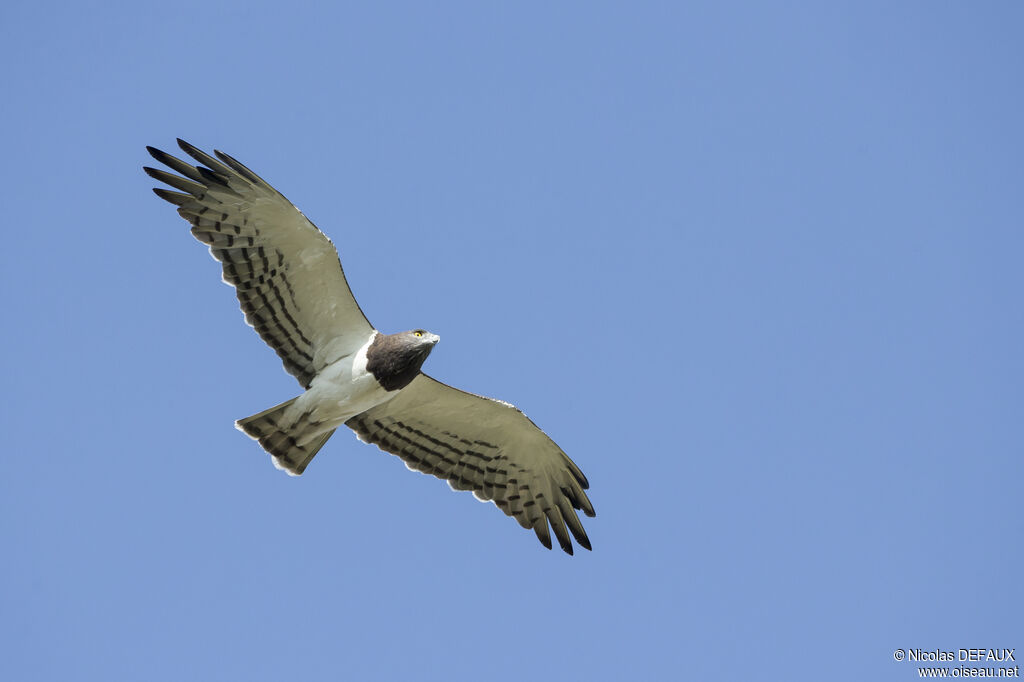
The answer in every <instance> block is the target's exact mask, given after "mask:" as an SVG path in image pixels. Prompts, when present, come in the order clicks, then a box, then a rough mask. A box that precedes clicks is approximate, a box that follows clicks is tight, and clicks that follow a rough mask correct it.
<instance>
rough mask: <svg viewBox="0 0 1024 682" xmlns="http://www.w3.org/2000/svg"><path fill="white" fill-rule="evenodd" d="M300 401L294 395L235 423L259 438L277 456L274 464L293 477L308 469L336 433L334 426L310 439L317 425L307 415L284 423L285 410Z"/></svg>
mask: <svg viewBox="0 0 1024 682" xmlns="http://www.w3.org/2000/svg"><path fill="white" fill-rule="evenodd" d="M296 400H298V398H292V399H291V400H288V401H285V402H283V403H281V404H280V405H276V406H274V407H271V408H270V409H269V410H263V411H262V412H260V413H258V414H254V415H252V416H251V417H246V418H245V419H239V420H238V421H236V422H235V428H237V429H238V430H239V431H241V432H242V433H244V434H245V435H247V436H249V437H250V438H253V439H254V440H257V441H259V444H260V445H261V446H262V447H263V449H264V450H266V451H267V452H269V453H270V454H271V455H272V456H273V462H274V466H276V467H277V468H278V469H283V470H284V471H286V472H288V473H289V474H290V475H292V476H298V475H299V474H301V473H302V472H303V471H305V470H306V466H308V465H309V463H310V461H312V459H313V457H314V456H315V455H316V453H317V452H319V451H320V448H322V447H323V446H324V443H326V442H327V439H328V438H330V437H331V435H332V434H333V433H334V429H331V430H330V431H328V432H326V433H323V434H320V435H316V436H314V437H313V438H309V436H308V434H310V432H315V430H316V429H317V425H315V424H311V423H310V422H309V421H308V420H307V419H306V418H305V416H303V417H300V418H299V419H298V420H295V421H294V423H292V424H288V425H283V424H285V422H286V420H285V419H284V412H285V410H287V409H288V408H289V407H290V406H291V404H292V403H294V402H295V401H296Z"/></svg>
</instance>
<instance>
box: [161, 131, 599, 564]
mask: <svg viewBox="0 0 1024 682" xmlns="http://www.w3.org/2000/svg"><path fill="white" fill-rule="evenodd" d="M178 145H179V146H180V147H181V149H182V150H183V151H184V152H185V153H186V154H188V155H189V156H190V157H192V159H194V160H195V161H197V162H198V164H197V165H192V164H191V163H187V162H185V161H182V160H181V159H179V158H176V157H174V156H171V155H170V154H167V153H165V152H162V151H160V150H159V149H154V148H153V147H147V148H146V149H147V150H148V151H149V153H150V154H151V155H152V156H153V158H155V159H156V160H157V161H159V162H160V163H162V164H164V165H165V166H167V167H168V168H170V169H171V170H173V171H176V172H177V173H178V174H177V175H176V174H175V173H169V172H167V171H165V170H158V169H155V168H149V167H144V170H145V171H146V173H147V174H149V176H150V177H152V178H155V179H156V180H159V181H160V182H163V183H165V184H167V185H169V186H170V187H173V188H174V189H175V190H178V191H170V190H168V189H164V188H154V190H153V191H154V192H156V194H157V196H159V197H160V198H161V199H165V200H167V201H169V202H170V203H172V204H174V205H175V206H177V208H178V214H179V215H181V217H182V218H184V219H185V220H187V221H188V222H189V223H191V225H192V235H193V236H194V237H195V238H196V239H198V240H199V241H201V242H202V243H204V244H206V245H208V246H209V248H210V253H211V254H212V255H213V257H214V258H216V259H217V260H218V261H220V262H221V264H222V265H223V268H224V273H223V279H224V282H225V283H227V284H229V285H231V286H233V287H234V288H235V291H236V293H237V295H238V300H239V302H240V303H241V307H242V311H243V312H244V313H245V321H246V322H247V323H248V324H249V325H250V326H252V327H253V328H254V329H255V330H256V332H257V333H258V334H259V335H260V337H261V338H262V339H263V340H264V341H265V342H266V343H267V344H268V345H270V347H271V348H273V349H274V350H275V351H276V352H277V354H278V356H280V358H281V361H282V362H283V363H284V368H285V370H286V371H288V373H290V374H291V375H293V376H294V377H295V378H296V379H298V381H299V383H300V384H301V385H302V388H303V389H305V391H304V392H303V393H302V394H301V395H299V396H298V397H295V398H292V399H291V400H288V401H285V402H283V403H281V404H280V405H277V406H276V407H272V408H270V409H269V410H264V411H263V412H260V413H258V414H254V415H252V416H251V417H246V418H245V419H239V420H238V421H237V422H236V423H235V425H236V427H237V428H238V429H240V430H241V431H243V432H244V433H246V434H247V435H248V436H250V437H251V438H253V439H255V440H257V441H259V444H260V445H261V446H262V447H263V449H264V450H266V451H267V452H268V453H270V455H271V456H272V458H273V462H274V465H275V466H277V467H278V468H280V469H284V470H285V471H287V472H288V473H289V474H292V475H295V476H298V475H299V474H301V473H302V472H303V471H304V470H305V469H306V467H307V466H308V465H309V462H310V460H312V459H313V456H314V455H316V453H317V452H318V451H319V450H320V448H322V447H323V445H324V443H326V442H327V439H328V438H330V437H331V434H333V433H334V431H335V429H337V428H338V427H339V426H342V425H345V426H347V427H349V428H350V429H352V430H353V431H355V433H356V435H357V436H358V437H359V438H360V440H363V441H365V442H367V443H371V444H374V445H376V446H378V447H379V448H380V449H381V450H384V451H385V452H389V453H392V454H395V455H398V456H399V457H401V458H402V459H403V460H404V461H405V464H406V466H408V467H409V468H410V469H414V470H416V471H422V472H424V473H428V474H433V475H434V476H437V477H438V478H443V479H447V481H448V484H449V485H450V486H451V487H452V488H453V489H454V490H471V491H472V492H473V494H474V495H475V496H476V497H477V498H478V499H480V500H483V501H488V500H489V501H492V502H494V504H495V505H496V506H497V507H498V508H499V509H501V510H502V511H503V512H505V514H507V515H509V516H511V517H513V518H514V519H515V520H516V521H518V522H519V525H521V526H522V527H523V528H531V529H533V531H534V532H535V533H536V534H537V538H538V539H539V540H540V541H541V543H542V544H543V545H544V546H545V547H547V548H548V549H551V534H550V533H549V531H548V526H549V524H550V528H551V530H552V531H553V532H554V534H555V537H556V538H557V539H558V544H559V545H560V546H561V548H562V549H563V550H564V551H565V552H567V553H569V554H572V553H573V545H572V541H571V540H570V539H569V532H571V533H572V536H573V537H574V538H575V539H576V542H577V543H578V544H579V545H580V546H582V547H585V548H586V549H590V540H589V539H588V538H587V534H586V532H585V531H584V530H583V525H582V524H581V523H580V520H579V517H578V516H577V515H576V511H575V510H582V511H583V513H584V514H586V515H587V516H594V507H593V505H591V503H590V500H589V499H588V498H587V494H586V492H584V491H585V490H586V489H587V488H588V487H589V484H588V482H587V478H586V476H584V475H583V472H582V471H580V469H579V467H577V466H576V464H575V463H574V462H573V461H572V460H571V459H569V457H568V455H566V454H565V453H564V452H562V450H561V448H559V447H558V446H557V445H556V444H555V443H554V441H552V440H551V439H550V438H549V437H548V436H547V435H546V434H545V433H544V432H543V431H541V430H540V429H539V428H537V426H536V425H535V424H534V423H533V422H532V421H530V420H529V419H528V418H527V417H526V415H524V414H523V413H522V412H520V411H519V410H518V409H516V408H515V407H514V406H512V405H510V404H508V403H506V402H503V401H500V400H493V399H491V398H484V397H482V396H479V395H474V394H472V393H466V392H464V391H460V390H458V389H456V388H452V387H451V386H447V385H445V384H443V383H441V382H440V381H437V380H436V379H432V378H431V377H429V376H427V375H426V374H424V373H423V372H421V371H420V367H421V366H422V365H423V361H424V360H426V359H427V356H428V355H429V354H430V352H431V350H433V348H434V346H435V345H436V344H437V342H438V341H439V337H438V336H437V335H435V334H432V333H430V332H428V331H426V330H424V329H413V330H411V331H406V332H401V333H397V334H384V333H383V332H380V331H378V330H377V329H375V328H374V327H373V325H371V324H370V322H369V321H368V320H367V319H366V316H365V315H364V314H363V311H362V310H361V309H360V308H359V304H358V303H356V300H355V298H354V297H353V296H352V292H351V290H350V289H349V286H348V282H347V281H346V279H345V274H344V272H343V271H342V269H341V262H340V260H339V258H338V252H337V250H336V249H335V248H334V244H333V243H332V242H331V240H330V239H328V238H327V237H326V236H325V235H324V234H323V233H322V232H320V230H319V229H317V227H316V226H315V225H314V224H313V223H312V222H310V221H309V219H307V218H306V217H305V216H304V215H303V214H302V212H301V211H299V209H298V208H296V207H295V206H294V205H293V204H292V203H291V202H290V201H288V199H286V198H285V197H284V195H282V194H281V193H280V192H278V191H277V190H275V189H274V188H273V187H271V186H270V185H269V184H267V182H266V181H265V180H263V179H262V178H260V177H259V176H258V175H256V174H255V173H253V172H252V171H251V170H249V169H248V168H246V167H245V166H243V165H242V164H241V163H239V162H238V161H237V160H235V159H234V158H232V157H231V156H228V155H227V154H224V153H222V152H220V151H214V154H215V156H210V155H209V154H207V153H205V152H203V151H201V150H200V149H197V148H196V147H194V146H192V145H190V144H188V143H187V142H185V141H183V140H178ZM566 527H568V530H569V532H567V531H566Z"/></svg>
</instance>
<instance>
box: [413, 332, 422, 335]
mask: <svg viewBox="0 0 1024 682" xmlns="http://www.w3.org/2000/svg"><path fill="white" fill-rule="evenodd" d="M412 335H413V336H423V332H413V333H412Z"/></svg>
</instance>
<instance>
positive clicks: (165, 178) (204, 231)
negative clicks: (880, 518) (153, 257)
mask: <svg viewBox="0 0 1024 682" xmlns="http://www.w3.org/2000/svg"><path fill="white" fill-rule="evenodd" d="M178 145H179V146H180V147H181V148H182V149H183V150H184V151H185V152H186V153H187V154H188V155H189V156H191V157H192V158H193V159H195V160H196V161H198V162H199V165H191V164H189V163H187V162H185V161H182V160H181V159H178V158H176V157H174V156H171V155H170V154H167V153H165V152H162V151H160V150H159V149H154V148H153V147H147V148H146V149H147V150H148V151H149V153H150V154H151V155H152V156H153V158H154V159H156V160H157V161H159V162H160V163H162V164H164V165H165V166H167V167H168V168H170V169H171V170H173V171H175V172H177V173H178V174H180V175H175V174H174V173H169V172H167V171H164V170H158V169H155V168H149V167H145V168H144V170H145V171H146V173H147V174H148V175H149V176H150V177H152V178H154V179H156V180H159V181H160V182H163V183H165V184H167V185H169V186H170V187H173V188H174V189H175V190H178V191H176V192H172V191H170V190H167V189H163V188H154V190H153V191H154V192H156V194H157V196H159V197H160V198H161V199H164V200H166V201H169V202H170V203H172V204H174V205H175V206H177V209H178V213H179V215H181V217H182V218H184V219H185V220H187V221H188V222H189V223H191V225H192V235H193V236H194V237H195V238H196V239H198V240H199V241H201V242H203V243H204V244H206V245H207V246H209V248H210V254H211V255H212V256H213V257H214V258H216V259H217V260H218V261H220V262H221V264H222V265H223V268H224V275H223V279H224V281H225V282H226V283H228V284H230V285H231V286H233V287H234V288H235V291H236V293H237V295H238V301H239V303H240V304H241V308H242V311H243V312H244V313H245V320H246V322H247V323H249V324H250V325H251V326H252V327H253V328H254V329H255V330H256V332H257V333H258V334H259V335H260V337H261V338H262V339H263V340H264V341H265V342H266V343H267V344H268V345H269V346H270V347H271V348H273V349H274V350H275V351H276V352H277V354H278V356H280V358H281V361H282V362H283V363H284V368H285V370H286V371H288V373H290V374H292V375H293V376H295V378H296V379H298V381H299V383H300V384H302V386H303V387H306V388H308V386H309V383H310V382H311V381H312V379H313V377H314V376H316V374H317V372H319V371H320V370H321V369H323V367H325V366H326V365H329V364H330V363H332V362H334V361H336V360H338V359H339V358H341V357H344V356H346V355H349V354H352V353H355V352H356V351H357V350H358V349H359V348H360V347H361V346H362V345H363V344H364V343H365V342H366V339H367V338H368V336H369V334H370V333H371V332H372V331H373V325H371V324H370V322H369V321H368V320H367V319H366V316H365V315H364V314H363V312H362V310H360V308H359V304H358V303H356V300H355V298H354V297H353V296H352V291H351V290H350V289H349V286H348V282H347V281H346V279H345V273H344V271H343V270H342V268H341V262H340V260H339V259H338V252H337V250H336V249H335V248H334V244H332V243H331V240H330V239H328V238H327V237H326V236H325V235H324V234H323V233H322V232H320V230H319V229H317V227H316V226H315V225H314V224H313V223H312V222H310V220H309V219H308V218H306V217H305V216H304V215H303V214H302V212H301V211H300V210H299V209H298V208H297V207H296V206H295V205H293V204H292V203H291V202H290V201H288V199H286V198H285V197H284V195H282V194H281V193H280V192H278V191H277V190H276V189H274V188H273V187H271V186H270V185H269V184H268V183H267V182H266V181H264V180H263V179H261V178H260V177H259V176H258V175H256V174H255V173H253V172H252V171H251V170H249V169H248V168H246V167H245V166H244V165H242V164H241V163H240V162H238V161H237V160H235V159H234V158H232V157H230V156H228V155H227V154H224V153H222V152H219V151H215V152H214V154H216V158H214V157H213V156H210V155H209V154H206V153H205V152H203V151H201V150H199V149H197V148H196V147H193V146H192V145H190V144H188V143H187V142H185V141H183V140H178Z"/></svg>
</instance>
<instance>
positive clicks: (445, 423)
mask: <svg viewBox="0 0 1024 682" xmlns="http://www.w3.org/2000/svg"><path fill="white" fill-rule="evenodd" d="M345 424H346V426H348V427H349V428H351V429H352V430H354V431H355V432H356V434H357V435H358V436H359V438H360V439H362V440H364V441H366V442H368V443H373V444H374V445H377V446H378V447H379V448H380V449H382V450H384V451H385V452H389V453H391V454H395V455H398V456H399V457H401V458H402V459H403V460H404V461H405V463H406V465H407V466H408V467H409V468H411V469H415V470H417V471H422V472H424V473H428V474H432V475H434V476H437V477H438V478H443V479H446V480H447V481H448V483H449V485H451V487H452V488H454V489H456V490H472V491H473V494H474V495H475V496H476V497H477V498H478V499H481V500H490V501H493V502H494V504H495V505H496V506H497V507H498V508H499V509H501V510H502V511H503V512H505V513H506V514H507V515H509V516H511V517H513V518H514V519H515V520H516V521H518V522H519V525H521V526H522V527H523V528H530V529H533V531H534V532H535V533H536V534H537V538H538V539H539V540H540V541H541V543H543V544H544V546H545V547H547V548H548V549H551V536H550V534H549V532H548V527H549V525H550V528H551V530H552V531H554V533H555V537H556V538H557V539H558V543H559V545H560V546H561V548H562V549H563V550H564V551H565V552H567V553H568V554H572V553H573V547H572V542H571V541H570V539H569V532H571V533H572V536H573V537H574V538H575V539H576V542H577V543H578V544H579V545H580V546H582V547H585V548H586V549H590V539H589V538H588V537H587V534H586V532H585V531H584V529H583V525H582V524H581V523H580V520H579V517H578V516H577V515H576V512H575V511H574V510H582V511H583V513H584V514H586V515H587V516H594V508H593V506H592V505H591V503H590V500H589V499H588V498H587V494H586V492H584V491H585V490H586V489H587V488H588V487H589V483H588V482H587V478H586V476H584V475H583V472H582V471H580V469H579V467H577V466H576V464H575V463H574V462H573V461H572V460H571V459H569V457H568V455H566V454H565V453H564V452H562V450H561V449H560V448H559V447H558V446H557V445H556V444H555V443H554V441H552V440H551V439H550V438H549V437H548V436H547V435H546V434H545V433H544V432H543V431H541V430H540V429H539V428H537V426H536V425H535V424H534V423H533V422H532V421H530V419H529V418H527V417H526V415H524V414H523V413H522V412H520V411H519V410H518V409H516V408H515V407H513V406H512V405H509V404H508V403H504V402H501V401H499V400H492V399H490V398H484V397H482V396H478V395H474V394H472V393H467V392H465V391H460V390H458V389H456V388H452V387H451V386H448V385H446V384H443V383H441V382H439V381H437V380H435V379H432V378H431V377H429V376H427V375H426V374H422V373H421V374H420V375H419V376H417V377H416V379H414V380H413V382H412V383H411V384H409V386H407V387H406V388H404V389H402V390H401V391H400V392H399V394H398V395H397V396H396V397H395V398H393V399H392V400H390V401H388V402H386V403H383V404H382V405H378V406H377V407H374V408H372V409H370V410H367V411H366V412H363V413H362V414H359V415H356V416H355V417H353V418H351V419H349V420H348V421H347V422H346V423H345ZM566 527H568V531H569V532H566Z"/></svg>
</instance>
